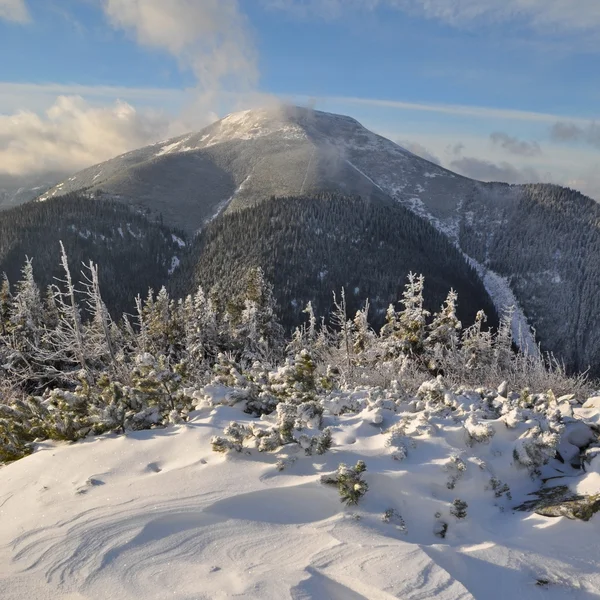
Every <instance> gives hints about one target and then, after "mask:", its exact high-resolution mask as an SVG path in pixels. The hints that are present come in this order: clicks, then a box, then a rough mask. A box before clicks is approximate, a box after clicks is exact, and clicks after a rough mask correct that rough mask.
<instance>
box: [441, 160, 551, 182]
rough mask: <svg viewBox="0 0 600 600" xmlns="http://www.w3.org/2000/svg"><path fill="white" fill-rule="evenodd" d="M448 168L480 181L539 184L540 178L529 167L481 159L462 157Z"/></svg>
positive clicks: (452, 162)
mask: <svg viewBox="0 0 600 600" xmlns="http://www.w3.org/2000/svg"><path fill="white" fill-rule="evenodd" d="M450 168H451V169H452V170H453V171H456V172H457V173H460V174H461V175H465V176H466V177H471V178H473V179H479V180H480V181H502V182H505V183H539V182H541V181H542V178H541V177H540V175H539V174H538V172H537V171H536V170H535V169H533V168H531V167H522V168H521V167H516V166H515V165H513V164H511V163H509V162H506V161H502V162H500V163H495V162H492V161H491V160H485V159H481V158H474V157H471V156H464V157H462V158H458V159H456V160H453V161H451V162H450Z"/></svg>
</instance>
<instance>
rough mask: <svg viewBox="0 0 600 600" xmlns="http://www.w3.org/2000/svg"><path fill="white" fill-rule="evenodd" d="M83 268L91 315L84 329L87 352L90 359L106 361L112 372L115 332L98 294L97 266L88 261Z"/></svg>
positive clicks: (113, 367) (115, 361) (85, 295)
mask: <svg viewBox="0 0 600 600" xmlns="http://www.w3.org/2000/svg"><path fill="white" fill-rule="evenodd" d="M85 268H86V271H84V272H83V273H82V275H83V294H84V297H85V303H86V305H87V308H88V311H89V313H90V315H91V320H90V322H89V324H88V325H87V326H86V327H85V336H86V343H87V345H88V352H89V354H90V358H91V359H93V360H96V361H98V360H102V361H108V362H109V363H110V366H111V368H112V369H113V370H114V369H115V368H116V364H117V350H116V340H115V335H114V334H115V330H114V327H113V322H112V319H111V316H110V314H109V312H108V309H107V308H106V305H105V304H104V301H103V300H102V295H101V293H100V283H99V280H98V266H97V265H95V264H94V263H93V262H92V261H90V262H89V263H88V264H87V265H86V266H85Z"/></svg>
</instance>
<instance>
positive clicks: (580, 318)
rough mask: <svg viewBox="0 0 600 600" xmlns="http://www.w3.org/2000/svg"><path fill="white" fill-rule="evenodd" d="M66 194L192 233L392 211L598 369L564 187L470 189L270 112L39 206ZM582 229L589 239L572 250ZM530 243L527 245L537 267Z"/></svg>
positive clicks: (114, 163)
mask: <svg viewBox="0 0 600 600" xmlns="http://www.w3.org/2000/svg"><path fill="white" fill-rule="evenodd" d="M67 192H81V193H84V194H87V195H91V196H95V197H96V196H97V197H99V198H110V199H114V200H118V201H120V202H124V203H127V204H131V205H133V206H135V207H138V208H140V209H141V210H143V211H149V214H151V215H154V216H158V215H160V216H161V218H162V219H163V220H164V223H165V224H167V225H169V226H172V227H177V228H181V229H183V230H184V231H186V232H187V234H188V235H194V234H196V233H197V232H198V231H199V230H201V229H202V228H203V227H205V226H206V224H207V223H209V222H211V220H213V219H215V218H217V216H218V215H220V214H229V213H231V212H233V211H237V210H240V209H246V208H249V207H252V206H254V205H256V204H257V203H260V202H262V201H265V200H268V199H269V198H272V197H279V198H281V197H295V198H298V197H313V196H315V195H318V194H323V193H324V194H331V193H333V194H340V195H342V196H345V197H357V196H360V197H361V198H363V199H366V200H368V201H373V202H377V203H383V204H386V203H389V202H396V203H400V204H401V205H403V206H404V207H406V208H408V209H409V210H411V211H412V212H413V213H415V214H417V215H418V216H420V217H421V218H423V219H425V220H427V221H429V222H430V223H431V224H432V225H434V226H435V227H436V228H437V229H438V230H439V231H441V232H443V233H444V235H446V236H447V237H448V239H449V240H451V241H452V243H454V244H455V245H456V246H457V247H458V248H459V249H460V250H461V251H462V252H463V253H464V255H465V259H466V260H467V261H468V262H469V263H470V264H471V265H472V266H474V267H475V268H476V269H477V271H478V272H479V274H480V277H481V278H482V280H483V281H484V283H485V285H486V288H487V290H488V292H489V293H490V295H491V296H492V298H493V299H494V301H495V302H496V306H497V308H498V309H499V310H501V309H503V308H505V306H506V304H513V303H516V304H518V305H519V306H518V310H517V312H516V317H515V320H514V328H515V330H516V329H521V330H522V331H525V333H527V331H528V325H527V323H529V324H530V325H532V326H533V327H534V328H535V329H536V332H537V334H538V338H539V340H541V341H542V343H543V348H544V349H545V350H551V351H553V352H555V353H556V355H557V356H558V357H560V358H561V359H564V361H565V362H566V364H567V365H568V366H569V367H571V368H574V369H586V368H587V367H592V369H594V370H595V371H597V372H599V373H600V323H596V315H597V314H598V310H599V309H600V307H599V306H598V305H597V301H596V300H595V297H600V294H596V291H595V290H597V286H598V285H600V269H597V268H596V267H597V263H596V258H595V257H597V256H598V254H599V252H600V251H599V250H598V248H600V231H599V226H598V223H599V222H600V217H599V216H598V213H599V211H600V205H597V204H595V203H594V202H593V201H592V200H590V199H587V198H585V197H584V196H582V195H581V194H578V193H576V192H574V191H572V190H566V189H565V188H560V187H557V186H545V185H538V186H509V185H505V184H488V183H482V182H479V181H475V180H471V179H468V178H466V177H462V176H460V175H458V174H456V173H452V172H451V171H448V170H447V169H444V168H443V167H440V166H439V165H435V164H433V163H430V162H428V161H427V160H425V159H422V158H420V157H418V156H416V155H414V154H412V153H410V152H409V151H408V150H406V149H404V148H402V147H401V146H399V145H397V144H395V143H394V142H391V141H390V140H387V139H385V138H384V137H381V136H379V135H377V134H375V133H373V132H370V131H369V130H367V129H365V128H364V127H363V126H362V125H360V123H358V122H357V121H356V120H354V119H352V118H350V117H345V116H340V115H333V114H329V113H324V112H320V111H313V110H311V109H307V108H298V107H277V108H268V109H257V110H250V111H243V112H240V113H234V114H232V115H229V116H227V117H225V118H224V119H221V120H220V121H217V122H216V123H214V124H212V125H210V126H209V127H207V128H205V129H203V130H202V131H200V132H198V133H190V134H187V135H183V136H180V137H177V138H174V139H171V140H166V141H164V142H161V143H158V144H154V145H152V146H148V147H146V148H142V149H139V150H135V151H133V152H129V153H127V154H125V155H123V156H120V157H116V158H114V159H112V160H110V161H107V162H105V163H102V164H100V165H97V166H94V167H91V168H89V169H86V170H84V171H82V172H80V173H78V174H75V175H73V176H72V177H69V178H68V179H67V180H65V181H63V182H62V183H61V184H59V185H57V186H55V187H54V188H52V189H51V190H49V191H48V192H46V193H45V194H44V195H43V196H41V198H40V199H42V200H44V199H48V198H51V197H56V196H60V195H62V194H64V193H67ZM581 231H585V243H572V242H571V241H572V240H574V239H575V238H578V236H580V232H581ZM528 234H529V235H530V236H535V239H536V242H535V247H536V248H537V250H536V252H537V254H536V256H535V264H534V263H533V262H532V260H531V255H530V253H529V252H528V249H529V247H530V243H531V239H530V238H529V237H528ZM257 235H258V233H257ZM569 240H571V241H569ZM298 251H299V252H301V251H304V249H303V248H299V249H298ZM431 260H432V261H435V260H436V257H435V256H434V255H432V256H431ZM524 265H529V266H528V267H527V269H528V270H525V269H524ZM574 266H575V267H576V268H573V267H574ZM569 269H571V271H570V274H569ZM590 294H594V295H595V297H594V298H592V297H591V296H590ZM573 307H576V310H575V311H573V310H572V308H573ZM575 313H576V316H574V315H575ZM569 336H570V337H569ZM574 336H578V337H579V339H578V340H573V339H571V338H573V337H574ZM529 343H531V342H529Z"/></svg>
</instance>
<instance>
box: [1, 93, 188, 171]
mask: <svg viewBox="0 0 600 600" xmlns="http://www.w3.org/2000/svg"><path fill="white" fill-rule="evenodd" d="M173 128H174V124H173V122H172V121H171V120H170V119H169V118H168V117H166V116H165V115H164V114H162V113H157V112H155V111H150V110H147V111H138V110H136V109H135V108H133V107H132V106H131V105H130V104H127V103H125V102H122V101H117V102H115V103H114V104H112V105H110V106H105V107H94V106H91V105H90V104H89V103H87V102H86V101H85V100H84V99H83V98H81V97H78V96H61V97H59V98H58V99H57V100H56V102H55V104H54V105H53V106H51V107H50V108H49V109H48V110H47V111H46V112H45V113H44V114H42V115H39V114H37V113H34V112H31V111H21V112H18V113H15V114H12V115H4V116H3V115H0V172H3V173H8V174H12V175H22V174H25V173H35V172H43V171H54V170H56V171H73V172H75V171H78V170H80V169H82V168H85V167H88V166H90V165H92V164H95V163H98V162H101V161H104V160H107V159H109V158H111V157H113V156H116V155H118V154H121V153H124V152H127V151H129V150H132V149H134V148H139V147H141V146H144V145H147V144H149V143H151V142H155V141H158V140H159V139H162V138H164V137H165V136H167V135H169V134H172V133H178V132H176V131H174V129H173Z"/></svg>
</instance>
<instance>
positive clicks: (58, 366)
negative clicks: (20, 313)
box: [36, 242, 88, 379]
mask: <svg viewBox="0 0 600 600" xmlns="http://www.w3.org/2000/svg"><path fill="white" fill-rule="evenodd" d="M60 248H61V265H62V267H63V270H64V279H62V280H58V283H60V284H62V287H61V285H58V284H54V285H52V288H51V289H52V297H53V301H54V305H55V307H56V311H57V323H56V327H54V328H53V329H47V330H45V332H44V339H43V340H42V347H39V348H38V349H37V353H36V354H37V359H38V361H40V362H42V363H44V364H46V365H47V368H48V374H49V375H52V376H54V377H58V378H67V379H72V378H73V377H75V379H77V377H76V374H77V371H78V370H83V371H84V372H87V370H88V364H87V348H86V344H85V338H84V333H83V324H82V320H81V311H80V308H79V305H78V303H77V299H76V290H75V285H74V283H73V279H72V277H71V270H70V268H69V261H68V258H67V253H66V252H65V248H64V246H63V244H62V242H61V244H60Z"/></svg>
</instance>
